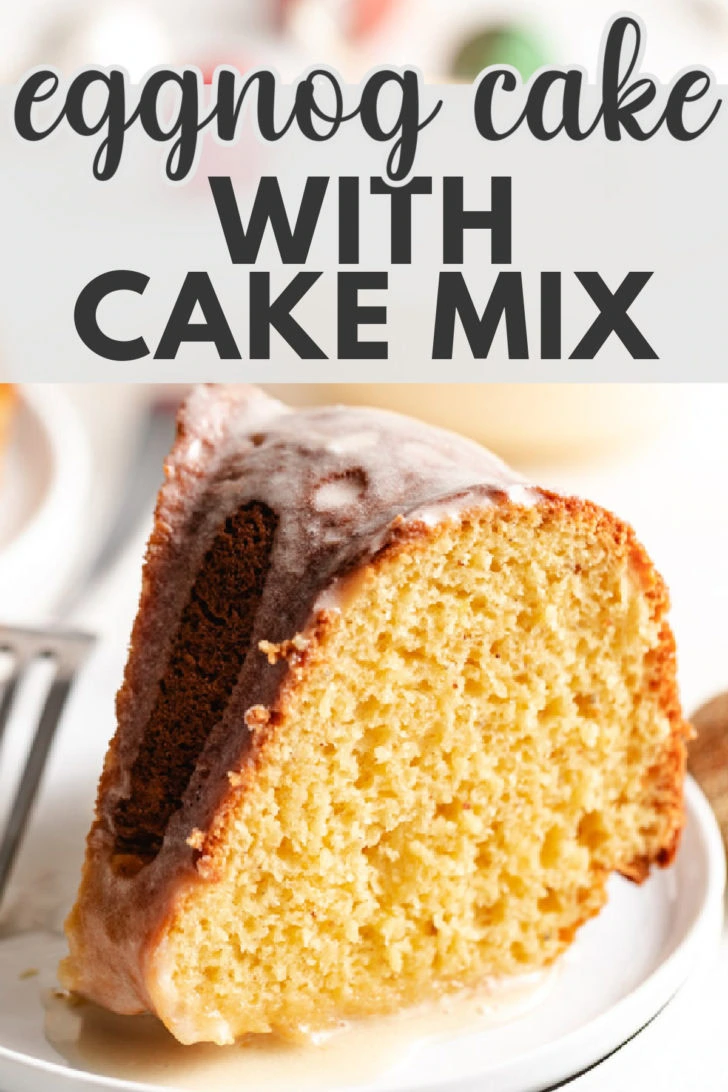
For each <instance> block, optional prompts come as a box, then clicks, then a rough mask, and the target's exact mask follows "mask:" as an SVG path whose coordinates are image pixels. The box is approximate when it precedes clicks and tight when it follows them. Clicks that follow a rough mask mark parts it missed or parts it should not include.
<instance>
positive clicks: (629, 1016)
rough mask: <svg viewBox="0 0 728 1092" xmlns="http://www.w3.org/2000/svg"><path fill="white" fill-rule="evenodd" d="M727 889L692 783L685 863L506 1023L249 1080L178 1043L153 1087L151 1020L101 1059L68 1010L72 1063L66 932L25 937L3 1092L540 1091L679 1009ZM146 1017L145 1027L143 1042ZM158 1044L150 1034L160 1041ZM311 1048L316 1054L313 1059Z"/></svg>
mask: <svg viewBox="0 0 728 1092" xmlns="http://www.w3.org/2000/svg"><path fill="white" fill-rule="evenodd" d="M724 881H725V870H724V856H723V847H722V844H721V840H720V835H719V833H718V830H717V827H716V823H715V820H714V818H713V815H712V812H711V811H710V808H709V807H708V804H707V803H706V801H705V799H704V797H703V796H702V794H701V793H700V790H699V789H698V788H697V786H696V785H695V784H694V783H693V782H692V781H689V782H688V785H687V825H686V829H685V833H684V836H683V841H682V845H681V848H680V852H679V854H678V856H677V859H676V861H675V864H674V866H673V867H672V868H670V869H668V870H667V871H658V872H655V873H654V874H653V875H652V876H651V878H650V879H649V880H648V881H647V882H646V883H645V884H644V885H643V886H642V887H641V888H638V887H636V886H634V885H631V884H629V883H627V882H626V881H624V880H621V879H620V878H617V877H615V878H614V879H613V880H612V881H611V888H610V900H609V904H608V906H607V908H606V909H605V910H604V912H603V913H602V914H601V915H600V916H599V917H598V918H597V919H596V920H594V921H592V922H590V923H589V924H588V925H587V926H586V927H585V928H584V929H583V930H582V931H581V933H580V934H579V937H578V940H577V941H576V943H575V945H574V946H573V947H572V949H571V951H570V952H569V953H568V955H567V956H566V958H565V959H564V960H563V961H562V964H561V966H560V967H559V969H558V971H557V973H555V974H554V975H553V976H552V977H551V979H550V980H549V981H548V982H547V983H546V984H545V985H543V986H542V987H541V988H540V989H539V991H538V993H537V994H536V996H535V998H534V1000H533V1003H532V1004H531V1005H530V1007H528V1008H526V1009H525V1010H524V1011H522V1012H521V1013H520V1015H517V1016H514V1017H513V1018H512V1019H511V1020H510V1021H506V1022H503V1023H497V1022H496V1023H493V1022H492V1021H491V1023H490V1026H483V1024H482V1021H481V1024H480V1026H479V1025H478V1020H477V1019H476V1018H473V1023H472V1024H471V1025H470V1026H467V1025H465V1026H461V1027H459V1028H458V1029H457V1030H454V1029H453V1028H452V1027H449V1028H448V1027H447V1023H446V1022H445V1027H444V1030H442V1029H441V1030H439V1032H437V1031H436V1032H435V1033H434V1034H432V1030H433V1029H430V1030H431V1033H430V1035H429V1037H427V1038H425V1039H416V1040H413V1039H412V1038H411V1037H410V1038H408V1034H407V1029H406V1026H405V1025H400V1028H401V1029H402V1031H401V1042H399V1043H398V1042H396V1041H395V1042H394V1043H393V1038H392V1032H391V1023H390V1024H389V1025H388V1026H384V1025H383V1026H382V1037H381V1041H382V1042H383V1043H384V1042H385V1041H386V1044H387V1046H386V1050H383V1051H382V1054H381V1058H379V1059H377V1058H376V1056H375V1057H373V1058H372V1057H369V1058H367V1057H366V1056H365V1054H364V1053H363V1054H362V1055H361V1056H360V1057H359V1058H355V1057H354V1056H353V1055H351V1054H350V1055H348V1056H347V1055H345V1056H344V1061H345V1062H346V1061H347V1060H348V1065H344V1067H343V1069H342V1066H341V1064H338V1065H334V1066H331V1065H326V1066H323V1065H322V1067H321V1072H320V1075H318V1074H317V1072H316V1067H315V1066H314V1067H313V1068H312V1067H311V1066H310V1065H304V1066H303V1068H301V1066H300V1064H299V1062H300V1059H299V1061H297V1056H296V1055H295V1053H294V1054H292V1055H290V1056H289V1057H288V1058H287V1059H286V1060H285V1063H284V1062H281V1065H280V1066H279V1067H278V1068H277V1066H276V1063H275V1059H274V1060H273V1062H272V1064H271V1065H268V1067H267V1068H263V1069H262V1070H261V1069H260V1067H258V1068H257V1069H256V1071H255V1073H253V1072H252V1071H251V1072H249V1073H248V1074H247V1076H246V1070H245V1062H244V1061H243V1062H242V1063H241V1062H240V1060H237V1061H236V1068H235V1070H234V1071H233V1076H232V1077H231V1071H230V1067H229V1066H227V1064H226V1065H218V1064H217V1062H218V1061H219V1060H220V1059H221V1058H222V1055H221V1054H220V1053H219V1051H220V1048H215V1047H202V1048H197V1047H194V1048H189V1047H179V1046H178V1045H177V1044H173V1043H171V1042H169V1043H167V1045H166V1046H165V1048H164V1050H163V1052H162V1053H163V1058H162V1064H161V1068H158V1070H157V1072H156V1074H155V1078H154V1083H149V1081H146V1082H142V1081H140V1080H129V1079H125V1078H122V1077H120V1076H119V1074H126V1076H127V1077H128V1076H129V1074H130V1073H131V1072H134V1073H136V1074H137V1075H139V1074H141V1073H142V1072H143V1071H144V1065H143V1062H144V1059H143V1057H142V1055H143V1053H144V1050H145V1045H144V1044H145V1037H146V1035H147V1031H148V1030H149V1028H150V1026H151V1027H153V1025H152V1024H151V1021H150V1018H148V1017H142V1018H131V1020H132V1022H133V1021H135V1020H136V1021H137V1024H136V1025H135V1027H136V1031H135V1032H134V1034H132V1031H131V1026H132V1025H130V1024H129V1018H126V1019H120V1018H113V1020H114V1021H115V1023H112V1024H111V1034H110V1035H109V1032H108V1026H107V1031H106V1033H105V1034H106V1048H107V1050H106V1054H105V1053H104V1051H101V1052H99V1050H98V1049H94V1042H93V1034H91V1025H93V1024H94V1021H95V1020H97V1019H98V1010H94V1008H93V1006H83V1007H82V1008H81V1009H80V1010H78V1012H77V1013H76V1014H74V1012H73V1010H66V1028H65V1031H64V1032H63V1036H64V1038H65V1040H66V1043H65V1048H61V1050H62V1053H61V1051H60V1050H57V1049H56V1048H55V1047H54V1046H52V1045H51V1043H50V1042H49V1041H48V1039H47V1038H46V1035H45V1031H44V1026H45V1021H46V1019H47V1014H48V1011H49V989H50V988H51V987H52V985H53V983H54V982H55V966H56V961H57V959H58V957H59V956H60V955H61V954H62V953H63V950H64V944H63V941H62V939H61V938H60V937H58V936H52V935H50V934H39V933H34V934H27V933H26V934H24V935H21V936H19V937H15V938H9V939H6V940H4V941H1V942H0V1086H1V1087H2V1088H3V1090H4V1092H48V1089H50V1088H53V1090H54V1092H66V1090H67V1092H70V1090H71V1089H76V1090H80V1089H85V1090H87V1092H100V1090H102V1089H117V1090H118V1092H122V1090H124V1092H142V1090H146V1092H157V1090H158V1089H159V1088H161V1087H164V1088H170V1087H171V1088H187V1089H199V1090H200V1092H203V1090H204V1092H216V1089H217V1090H220V1089H223V1088H224V1089H231V1088H234V1087H238V1088H241V1089H242V1088H244V1089H245V1090H246V1092H259V1090H260V1089H265V1090H266V1092H272V1090H278V1092H280V1090H282V1089H290V1092H294V1090H295V1092H299V1090H300V1089H304V1088H305V1089H311V1090H314V1089H315V1090H316V1092H321V1090H323V1089H332V1088H337V1089H339V1090H343V1089H349V1088H352V1089H358V1090H359V1092H405V1090H407V1092H415V1090H416V1092H424V1090H435V1089H439V1090H442V1092H444V1090H446V1089H447V1090H448V1092H455V1090H457V1092H465V1090H466V1089H467V1090H472V1092H475V1090H476V1089H477V1090H478V1092H535V1090H542V1089H546V1088H550V1087H553V1086H554V1085H557V1084H558V1083H559V1082H561V1081H564V1080H567V1079H569V1078H570V1077H573V1076H574V1075H575V1074H578V1073H579V1072H581V1071H582V1070H584V1069H586V1068H588V1067H590V1066H592V1065H595V1064H597V1063H598V1062H599V1061H600V1060H601V1059H603V1058H604V1057H605V1056H607V1055H608V1054H610V1053H611V1052H612V1051H614V1050H616V1049H617V1048H618V1047H619V1046H620V1045H622V1044H623V1043H625V1042H626V1041H627V1040H628V1039H629V1038H631V1037H632V1036H634V1035H635V1034H636V1033H637V1032H638V1031H640V1029H641V1028H643V1027H644V1026H645V1025H646V1024H647V1023H649V1021H650V1020H652V1019H653V1017H655V1016H656V1015H657V1014H658V1013H659V1012H660V1010H661V1009H662V1008H663V1007H664V1006H665V1005H667V1004H668V1002H669V1001H670V999H671V998H672V997H673V996H674V994H675V992H676V991H677V990H678V989H679V988H680V986H681V985H682V983H683V982H684V981H685V980H686V978H687V977H688V975H689V974H690V971H691V969H692V968H693V966H694V965H695V964H696V963H697V962H698V961H699V960H700V959H701V958H702V957H704V956H705V954H706V952H707V951H708V950H710V949H711V948H712V946H714V945H715V944H716V943H717V939H718V935H719V930H720V923H721V920H722V909H723V907H722V893H723V887H724ZM30 968H35V969H37V972H38V973H37V974H36V973H34V974H33V975H32V976H30V977H28V976H27V975H26V974H25V972H27V971H28V970H29V969H30ZM50 1004H51V1008H52V1007H53V1003H50ZM55 1004H56V1005H57V1004H58V1002H55ZM64 1004H65V1003H64ZM84 1008H85V1009H86V1010H87V1011H86V1014H85V1015H84ZM88 1010H91V1016H92V1019H91V1021H90V1024H89V1011H88ZM94 1012H95V1013H96V1014H97V1015H96V1016H95V1017H94ZM139 1019H141V1020H143V1021H144V1020H146V1021H148V1024H147V1025H145V1027H146V1029H147V1030H143V1032H142V1034H139V1025H138V1021H139ZM374 1032H375V1034H374V1035H370V1036H369V1038H368V1042H369V1043H370V1044H371V1043H376V1042H377V1041H378V1036H377V1034H376V1028H374ZM397 1034H399V1031H398V1033H397ZM155 1035H156V1033H155V1032H153V1031H152V1037H153V1039H154V1036H155ZM395 1040H396V1036H395ZM154 1041H155V1042H156V1041H157V1040H156V1039H154ZM109 1044H111V1046H112V1047H113V1051H112V1052H111V1053H109V1051H108V1047H109ZM97 1046H98V1044H97ZM155 1049H156V1047H155ZM314 1049H315V1048H307V1050H308V1052H309V1053H310V1052H311V1051H312V1050H314ZM229 1050H235V1048H229ZM190 1051H192V1053H189V1052H190ZM240 1053H241V1052H240V1051H238V1054H237V1055H236V1058H237V1059H239V1058H240ZM375 1054H376V1052H375ZM113 1055H115V1056H116V1059H117V1062H118V1064H115V1063H114V1058H113ZM322 1057H323V1056H322ZM211 1058H212V1061H210V1059H211ZM228 1058H229V1054H228ZM335 1060H336V1059H335V1057H334V1061H335ZM340 1061H341V1059H339V1062H340ZM361 1063H364V1064H361ZM130 1065H131V1067H132V1068H131V1069H130ZM134 1066H136V1069H134ZM377 1070H378V1071H377ZM261 1073H262V1074H263V1076H262V1077H261Z"/></svg>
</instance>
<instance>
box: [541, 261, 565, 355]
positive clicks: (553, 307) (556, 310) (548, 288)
mask: <svg viewBox="0 0 728 1092" xmlns="http://www.w3.org/2000/svg"><path fill="white" fill-rule="evenodd" d="M541 359H542V360H560V359H561V274H560V273H542V274H541Z"/></svg>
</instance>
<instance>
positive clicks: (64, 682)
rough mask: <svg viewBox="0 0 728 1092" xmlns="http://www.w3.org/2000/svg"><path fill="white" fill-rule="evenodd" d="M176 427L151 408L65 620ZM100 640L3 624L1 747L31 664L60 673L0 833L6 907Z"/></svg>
mask: <svg viewBox="0 0 728 1092" xmlns="http://www.w3.org/2000/svg"><path fill="white" fill-rule="evenodd" d="M173 426H174V412H173V406H172V405H171V404H167V403H165V402H160V403H154V404H152V405H151V406H150V408H149V411H148V413H147V414H146V417H145V419H144V421H143V423H142V426H141V428H140V436H139V437H138V439H137V440H136V442H135V444H134V450H136V452H137V455H136V457H135V458H134V459H133V462H132V465H131V466H130V467H129V470H128V472H127V477H126V485H125V489H124V490H123V491H122V500H121V502H120V504H119V505H118V507H117V510H116V514H115V516H114V518H113V520H112V522H111V524H110V527H109V530H108V532H107V533H106V534H105V536H104V538H103V541H102V543H101V545H100V547H99V548H98V549H97V551H96V553H95V555H94V557H93V560H92V562H91V564H90V565H89V566H88V567H87V568H86V570H85V573H84V575H83V577H82V579H81V580H79V581H78V582H77V583H76V585H75V586H74V587H73V588H72V589H71V591H70V592H69V593H68V594H67V595H66V596H65V598H64V599H63V600H62V602H61V605H60V607H59V610H58V614H59V616H60V617H63V616H67V615H68V614H69V613H71V612H72V611H73V609H74V608H75V607H76V606H77V605H78V603H79V602H80V601H81V600H82V599H83V597H84V595H85V593H86V592H87V591H88V590H89V589H90V588H91V587H92V586H93V585H94V584H95V583H96V582H97V580H98V579H99V577H100V576H101V575H102V573H104V572H106V571H107V570H108V569H109V568H110V567H111V565H112V563H113V561H114V560H115V559H116V558H117V556H118V554H119V552H120V550H121V548H122V546H123V545H124V544H125V542H126V541H127V539H128V538H129V535H130V532H133V531H134V530H135V529H136V526H137V523H138V521H139V519H140V518H141V516H142V515H143V514H145V512H146V511H147V510H148V506H149V504H150V502H151V500H152V498H153V496H154V494H155V493H156V490H157V488H158V486H159V484H160V481H161V477H162V461H163V459H164V456H165V455H166V453H167V451H168V450H169V448H170V446H171V439H172V433H173ZM95 640H96V637H95V635H94V634H92V633H88V632H84V631H82V630H76V629H66V628H59V627H58V626H57V625H55V624H52V625H48V626H43V627H37V628H30V627H20V626H1V625H0V655H2V656H4V657H5V659H6V661H9V668H10V670H9V673H8V674H7V676H6V678H5V681H4V684H2V691H1V692H0V747H1V746H2V742H3V736H4V734H5V730H6V728H7V724H8V721H9V719H10V715H11V713H12V710H13V706H14V704H15V700H16V698H17V696H18V693H19V691H20V690H21V688H22V684H23V681H24V679H25V677H26V676H27V673H28V670H29V668H30V667H31V665H32V664H34V663H35V662H37V661H38V660H41V659H49V660H51V661H52V664H53V671H54V674H53V676H52V679H51V681H50V684H49V686H48V690H47V693H46V696H45V700H44V702H43V706H42V709H41V712H40V715H39V717H38V722H37V725H36V727H35V732H34V734H33V738H32V740H31V743H30V747H29V749H28V751H27V756H26V759H25V764H24V766H23V769H22V772H21V774H20V778H19V780H18V782H17V788H16V790H15V795H14V797H13V802H12V804H11V807H10V811H9V813H8V818H7V822H6V824H5V829H4V830H3V832H2V835H0V905H2V901H3V896H4V894H5V891H6V889H7V885H8V882H9V879H10V875H11V872H12V868H13V864H14V862H15V859H16V857H17V854H18V850H19V849H20V845H21V843H22V840H23V835H24V833H25V830H26V828H27V825H28V821H29V819H30V814H31V811H32V808H33V804H34V802H35V799H36V796H37V794H38V789H39V787H40V784H41V779H42V776H43V770H44V769H45V766H46V762H47V760H48V755H49V753H50V750H51V746H52V744H53V740H54V738H55V735H56V731H57V729H58V725H59V722H60V720H61V716H62V713H63V710H64V708H65V705H66V702H67V700H68V696H69V694H70V692H71V689H72V687H73V685H74V683H75V682H76V679H77V678H78V675H79V672H80V671H81V668H82V667H83V664H84V661H85V660H86V658H87V656H88V655H89V653H90V651H91V649H92V647H93V644H94V642H95Z"/></svg>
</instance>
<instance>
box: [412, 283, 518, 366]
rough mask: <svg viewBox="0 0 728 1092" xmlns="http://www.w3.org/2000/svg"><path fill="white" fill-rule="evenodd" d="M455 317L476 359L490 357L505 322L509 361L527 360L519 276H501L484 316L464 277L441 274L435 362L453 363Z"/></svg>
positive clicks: (434, 345) (495, 285)
mask: <svg viewBox="0 0 728 1092" xmlns="http://www.w3.org/2000/svg"><path fill="white" fill-rule="evenodd" d="M456 316H457V317H459V319H460V321H461V323H462V326H463V331H464V333H465V336H466V337H467V339H468V344H469V345H470V351H471V353H472V355H473V357H475V358H476V359H478V360H481V359H484V358H485V357H487V356H488V353H489V352H490V347H491V345H492V344H493V338H494V337H495V332H496V330H497V329H498V325H499V323H500V321H501V319H502V318H505V323H506V338H507V341H508V358H509V360H527V359H528V334H527V330H526V309H525V305H524V302H523V282H522V279H521V274H520V273H514V272H512V271H509V272H507V273H499V274H498V276H497V277H496V281H495V284H494V286H493V291H492V292H491V294H490V296H489V298H488V302H487V304H486V306H485V310H484V311H483V314H482V315H478V312H477V311H476V310H475V305H474V303H473V301H472V299H471V297H470V293H469V291H468V287H467V285H466V283H465V279H464V277H463V275H462V273H441V274H440V281H439V284H438V289H437V307H436V311H435V336H434V340H433V346H432V358H433V360H452V354H453V342H454V340H455V318H456Z"/></svg>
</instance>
